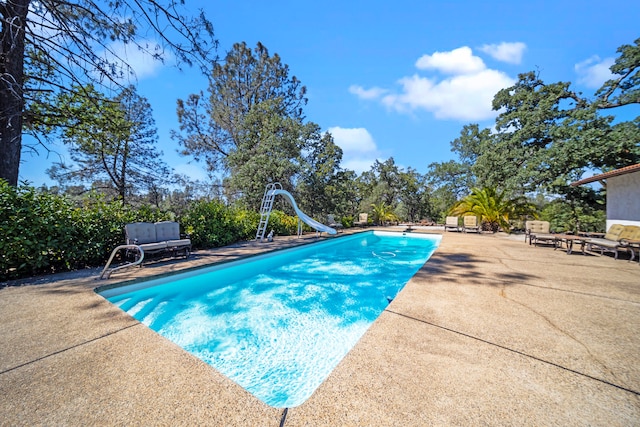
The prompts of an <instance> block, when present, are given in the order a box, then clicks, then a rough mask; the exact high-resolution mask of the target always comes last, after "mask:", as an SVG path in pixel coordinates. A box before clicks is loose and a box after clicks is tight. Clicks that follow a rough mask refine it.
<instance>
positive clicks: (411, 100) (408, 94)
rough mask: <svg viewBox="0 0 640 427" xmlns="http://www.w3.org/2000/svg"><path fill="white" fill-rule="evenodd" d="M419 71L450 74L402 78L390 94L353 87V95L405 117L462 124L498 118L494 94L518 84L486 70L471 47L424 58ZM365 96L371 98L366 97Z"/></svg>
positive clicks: (502, 74)
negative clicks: (430, 116)
mask: <svg viewBox="0 0 640 427" xmlns="http://www.w3.org/2000/svg"><path fill="white" fill-rule="evenodd" d="M416 67H417V68H418V69H420V70H436V71H440V72H441V73H444V74H448V76H445V77H442V76H438V75H431V76H423V75H420V74H414V75H413V76H407V77H402V78H400V79H399V80H398V84H399V85H400V89H399V90H396V91H391V90H387V89H381V88H378V87H374V88H372V89H368V90H367V89H364V88H362V87H360V86H356V85H353V86H351V88H352V89H350V92H351V93H354V94H356V95H357V96H360V97H361V98H363V99H371V100H377V101H379V102H380V103H382V104H383V105H385V106H386V107H387V108H389V109H391V110H395V111H397V112H400V113H404V114H413V113H415V112H416V111H420V110H423V111H427V112H430V113H432V114H433V115H434V116H435V117H436V118H437V119H453V120H460V121H469V120H487V119H491V118H493V117H495V116H496V114H497V112H495V111H493V110H492V105H491V103H492V101H493V97H494V96H495V94H496V93H497V92H498V91H499V90H501V89H504V88H506V87H509V86H512V85H513V84H515V82H516V80H515V79H514V78H511V77H509V76H508V75H507V74H506V73H504V72H503V71H500V70H494V69H490V68H487V67H486V65H485V64H484V62H483V61H482V59H480V58H479V57H477V56H475V55H473V52H472V50H471V49H470V48H469V47H466V46H464V47H461V48H458V49H454V50H452V51H450V52H436V53H434V54H433V55H423V56H422V57H420V59H418V61H417V62H416ZM364 94H367V95H368V97H367V98H365V97H364Z"/></svg>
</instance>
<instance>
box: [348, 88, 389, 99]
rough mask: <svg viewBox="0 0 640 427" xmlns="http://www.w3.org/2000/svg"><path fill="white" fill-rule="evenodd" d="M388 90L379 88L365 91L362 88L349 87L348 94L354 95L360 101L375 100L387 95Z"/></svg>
mask: <svg viewBox="0 0 640 427" xmlns="http://www.w3.org/2000/svg"><path fill="white" fill-rule="evenodd" d="M387 92H388V90H386V89H382V88H379V87H372V88H371V89H365V88H363V87H362V86H358V85H351V86H349V93H352V94H354V95H356V96H357V97H358V98H360V99H376V98H379V97H380V96H382V95H384V94H385V93H387Z"/></svg>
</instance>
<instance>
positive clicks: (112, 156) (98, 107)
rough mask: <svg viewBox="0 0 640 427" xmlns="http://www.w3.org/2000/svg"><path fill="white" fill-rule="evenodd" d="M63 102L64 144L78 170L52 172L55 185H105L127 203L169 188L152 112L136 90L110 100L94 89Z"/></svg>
mask: <svg viewBox="0 0 640 427" xmlns="http://www.w3.org/2000/svg"><path fill="white" fill-rule="evenodd" d="M58 102H59V104H60V107H59V109H60V110H61V111H62V114H63V116H64V117H67V123H66V126H65V128H64V129H63V131H62V139H63V141H64V142H65V143H66V144H67V145H68V146H69V147H70V148H69V151H70V154H71V159H72V160H73V161H74V162H75V164H73V165H67V164H64V163H62V162H58V163H56V164H55V165H54V166H53V167H52V168H51V169H49V170H48V172H49V175H50V176H51V177H52V178H53V179H57V180H58V181H59V182H61V183H77V182H83V181H84V182H89V183H93V184H94V185H95V184H96V183H97V182H100V181H101V180H102V181H103V182H105V183H106V184H107V185H108V186H109V187H110V188H113V189H114V190H115V194H117V197H118V198H120V200H122V202H123V203H125V200H126V198H127V197H128V196H130V195H131V194H132V193H133V192H135V191H136V190H139V189H141V188H144V187H148V188H151V187H154V186H157V184H158V183H162V182H166V180H167V176H168V175H169V174H170V171H169V168H168V167H167V166H166V165H165V163H164V162H163V161H162V160H161V155H162V152H161V151H159V150H157V148H156V143H157V132H156V128H155V122H154V120H153V117H152V115H151V114H152V110H151V106H150V105H149V102H148V101H147V100H146V98H143V97H141V96H139V95H138V94H137V93H136V91H135V88H133V87H128V88H125V89H124V90H122V91H121V92H120V94H119V95H118V96H117V97H116V98H114V99H105V98H104V97H103V96H102V94H100V93H98V92H97V91H96V90H95V89H94V88H93V86H91V85H89V86H86V87H82V88H77V91H76V93H73V94H66V93H65V94H62V95H61V96H60V98H59V101H58Z"/></svg>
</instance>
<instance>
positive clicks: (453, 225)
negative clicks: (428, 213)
mask: <svg viewBox="0 0 640 427" xmlns="http://www.w3.org/2000/svg"><path fill="white" fill-rule="evenodd" d="M444 231H460V226H459V225H458V217H457V216H448V217H447V218H446V219H445V221H444Z"/></svg>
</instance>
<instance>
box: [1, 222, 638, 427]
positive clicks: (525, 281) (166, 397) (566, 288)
mask: <svg viewBox="0 0 640 427" xmlns="http://www.w3.org/2000/svg"><path fill="white" fill-rule="evenodd" d="M389 229H391V228H389V227H388V228H385V230H389ZM412 232H413V233H419V232H429V233H442V231H439V230H434V229H429V228H420V227H419V228H418V229H416V230H414V231H412ZM314 239H315V238H314V237H313V235H311V234H310V235H307V236H305V238H303V239H297V238H276V240H275V241H274V242H272V243H257V242H247V243H243V244H238V245H233V246H230V247H227V248H221V249H216V250H211V251H198V252H196V253H194V255H193V256H192V257H191V258H190V259H189V260H188V261H184V260H175V261H166V262H160V263H151V264H147V265H145V267H143V268H141V269H138V268H135V269H131V270H129V271H123V272H117V273H114V274H113V276H112V278H111V279H109V280H103V281H99V280H95V277H96V276H97V275H98V274H99V273H100V269H94V270H86V271H81V272H73V273H67V274H61V275H56V276H49V277H44V278H34V279H31V280H23V281H21V282H18V283H13V284H12V285H15V286H8V287H4V288H2V289H0V313H2V322H3V324H2V329H1V332H0V394H1V395H2V399H1V400H0V420H2V422H1V423H0V424H2V425H12V426H16V425H29V426H35V425H83V426H84V425H172V426H173V425H212V426H215V425H224V426H279V425H284V426H287V427H289V426H369V425H371V426H425V425H460V426H472V425H505V426H506V425H509V426H513V425H574V426H575V425H578V426H579V425H585V426H586V425H591V426H593V425H602V426H629V425H638V424H639V423H640V421H639V420H640V334H639V333H638V330H639V328H640V265H639V264H638V262H637V261H636V262H629V261H627V260H626V259H620V260H614V259H612V257H609V256H596V255H592V254H588V255H582V254H581V253H580V251H577V252H574V253H573V254H570V255H569V254H567V253H566V252H565V251H563V250H554V249H553V248H550V247H535V246H530V245H529V244H525V242H524V236H523V235H521V236H516V237H514V236H506V235H503V234H496V235H492V234H479V235H478V234H463V233H443V239H442V243H441V245H440V247H439V249H438V250H437V251H436V252H435V253H434V255H433V256H432V258H431V259H430V260H429V261H428V262H427V263H426V264H425V265H424V266H423V267H422V268H421V269H420V271H419V272H418V273H417V274H416V275H415V276H414V277H413V278H412V279H411V281H410V282H409V283H408V284H407V285H406V286H405V288H404V289H403V290H402V291H401V292H400V294H399V295H398V296H397V297H396V298H395V299H394V300H393V301H392V302H391V304H389V306H388V307H387V309H386V310H385V311H384V312H383V313H382V315H381V316H380V318H378V320H377V321H376V322H375V323H374V324H373V325H372V327H371V328H370V329H369V330H368V331H367V333H366V334H365V335H364V336H363V337H362V339H361V340H360V341H359V342H358V344H357V345H356V346H355V347H354V348H353V349H352V351H351V352H350V353H349V354H347V356H346V357H345V358H344V359H343V360H342V362H341V363H340V364H339V365H338V367H337V368H336V369H335V370H334V371H333V373H332V374H331V375H330V376H329V378H328V379H327V380H326V381H325V382H324V383H323V384H322V385H321V386H320V387H319V388H318V389H317V390H316V392H315V393H314V394H313V396H312V397H311V398H310V399H309V400H307V401H306V402H305V403H303V404H302V405H300V406H298V407H294V408H289V409H288V410H287V411H286V413H285V412H284V411H283V410H282V409H276V408H272V407H269V406H267V405H265V404H263V403H262V402H261V401H259V400H258V399H256V398H254V397H253V396H252V395H250V394H249V393H248V392H246V391H245V390H244V389H243V388H241V387H240V386H238V385H236V384H235V383H233V382H232V381H231V380H229V379H227V378H226V377H224V376H223V375H221V374H220V373H218V372H217V371H216V370H214V369H213V368H211V367H210V366H209V365H207V364H205V363H204V362H202V361H200V360H199V359H197V358H196V357H194V356H192V355H190V354H189V353H187V352H185V351H183V350H182V349H181V348H179V347H178V346H176V345H175V344H173V343H172V342H170V341H168V340H166V339H165V338H163V337H161V336H160V335H158V334H156V333H155V332H153V331H151V330H150V329H148V328H147V327H146V326H144V325H142V324H140V323H139V322H137V321H136V320H134V319H133V318H131V317H130V316H128V315H127V314H125V313H123V312H121V311H120V310H119V309H118V308H116V307H114V306H112V305H111V304H110V303H108V302H107V301H105V300H104V299H103V298H102V297H101V296H99V295H97V294H96V293H95V292H94V289H95V288H96V287H98V286H103V285H108V284H117V283H119V282H123V281H129V280H132V279H134V278H141V277H145V276H157V275H159V274H166V273H169V272H173V271H177V270H181V269H185V268H189V267H194V266H199V265H208V264H211V263H212V262H220V261H226V260H231V259H234V258H237V257H241V256H246V255H251V254H255V253H259V252H262V251H265V250H273V249H276V248H281V247H288V246H291V245H297V244H301V243H308V242H310V241H313V240H314Z"/></svg>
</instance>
